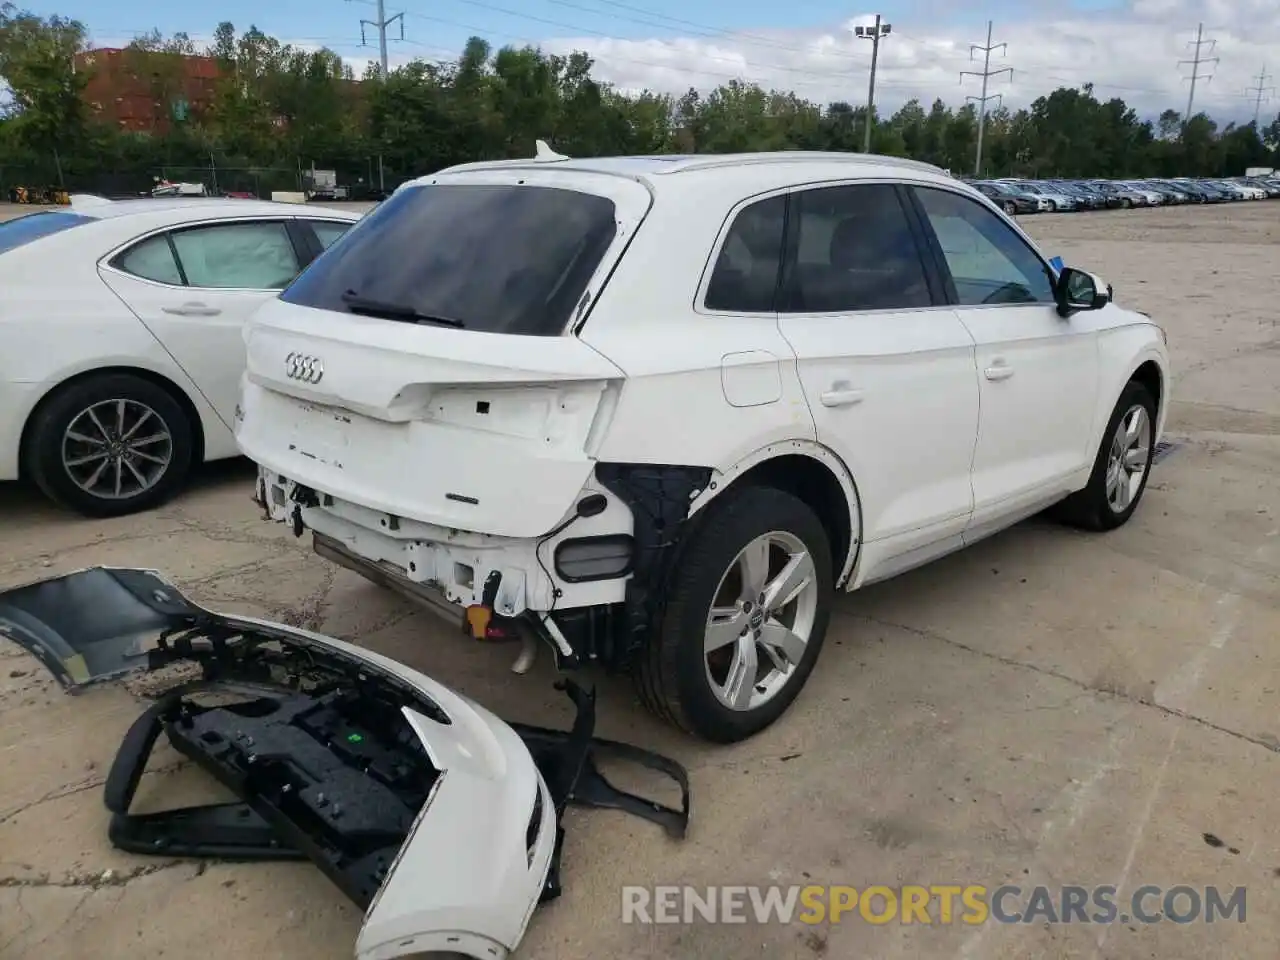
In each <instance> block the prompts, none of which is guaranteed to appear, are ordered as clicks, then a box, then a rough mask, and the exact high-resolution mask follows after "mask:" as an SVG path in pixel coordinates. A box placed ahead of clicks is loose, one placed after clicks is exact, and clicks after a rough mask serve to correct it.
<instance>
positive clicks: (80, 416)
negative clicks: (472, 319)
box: [0, 197, 360, 516]
mask: <svg viewBox="0 0 1280 960" xmlns="http://www.w3.org/2000/svg"><path fill="white" fill-rule="evenodd" d="M359 218H360V215H359V214H358V213H354V212H352V211H347V210H338V209H328V208H326V209H324V210H323V211H319V210H316V209H314V208H300V207H298V206H297V205H294V204H284V203H264V202H258V201H252V200H233V199H205V198H200V199H183V198H175V199H162V200H156V199H146V200H125V201H110V200H103V199H100V198H96V197H77V198H75V199H74V200H73V203H72V206H71V207H70V209H67V208H61V209H58V210H51V211H44V212H40V213H34V214H30V215H28V216H24V217H19V218H18V219H16V220H10V221H7V222H4V223H0V290H3V291H4V296H3V298H2V299H0V480H17V479H29V480H31V481H34V482H35V483H36V484H37V485H38V486H39V487H40V489H41V490H43V491H44V493H45V494H46V495H48V496H49V497H50V498H52V499H53V500H55V501H57V502H59V503H61V504H63V505H64V506H66V507H69V508H71V509H74V510H77V511H79V512H81V513H83V514H86V515H91V516H116V515H121V514H126V513H132V512H134V511H136V510H140V509H143V508H145V507H149V506H154V505H155V504H157V503H159V502H161V501H163V500H164V499H165V498H167V497H168V496H170V495H171V494H173V493H174V492H175V491H176V490H178V489H179V488H180V486H181V485H182V483H183V480H184V479H185V477H186V475H187V473H188V470H189V469H190V467H191V466H192V464H195V463H199V462H201V461H204V460H216V459H219V458H222V457H232V456H236V455H237V454H238V451H237V449H236V444H235V439H234V437H233V435H232V424H233V423H234V420H235V409H236V403H237V402H238V399H239V383H240V375H241V373H242V372H243V371H244V366H245V348H244V340H243V338H242V335H241V328H242V325H243V323H244V322H245V320H246V319H247V318H248V317H249V315H250V314H251V313H252V312H253V311H254V310H255V309H256V308H257V307H258V306H259V305H260V304H262V303H263V302H264V301H266V300H269V299H270V298H272V297H274V296H275V295H276V294H277V293H278V292H279V291H280V290H281V289H283V288H284V287H285V286H286V285H287V284H288V283H289V282H290V281H291V280H292V279H293V278H294V277H295V276H296V275H297V274H298V272H299V271H300V270H301V269H302V268H303V267H305V266H306V265H307V264H309V263H310V262H311V261H312V260H314V259H315V258H316V257H317V256H318V255H319V254H320V253H321V251H323V250H324V249H325V248H326V247H327V246H329V244H331V243H332V242H333V241H334V240H336V239H337V238H338V237H339V236H341V235H342V234H343V233H344V232H346V230H347V229H348V227H350V226H351V224H352V223H354V222H355V221H356V220H358V219H359Z"/></svg>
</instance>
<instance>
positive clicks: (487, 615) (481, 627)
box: [467, 603, 493, 640]
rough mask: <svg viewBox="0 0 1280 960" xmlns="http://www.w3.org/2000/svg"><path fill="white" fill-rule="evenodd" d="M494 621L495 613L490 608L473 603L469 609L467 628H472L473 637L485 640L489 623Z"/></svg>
mask: <svg viewBox="0 0 1280 960" xmlns="http://www.w3.org/2000/svg"><path fill="white" fill-rule="evenodd" d="M492 619H493V611H492V610H490V609H489V608H488V607H485V606H481V605H480V604H478V603H473V604H472V605H471V606H469V607H467V626H469V627H470V628H471V636H472V637H474V638H475V639H477V640H483V639H484V638H485V636H486V635H487V633H488V628H489V621H490V620H492Z"/></svg>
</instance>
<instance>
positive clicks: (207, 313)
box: [160, 303, 222, 317]
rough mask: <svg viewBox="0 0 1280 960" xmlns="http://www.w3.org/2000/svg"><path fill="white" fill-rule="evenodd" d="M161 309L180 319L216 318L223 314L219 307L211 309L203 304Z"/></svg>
mask: <svg viewBox="0 0 1280 960" xmlns="http://www.w3.org/2000/svg"><path fill="white" fill-rule="evenodd" d="M160 309H161V310H163V311H164V312H165V313H172V314H174V315H175V316H179V317H216V316H217V315H218V314H220V313H221V312H222V311H221V310H219V309H218V308H217V307H210V306H207V305H206V304H203V303H184V304H183V305H182V306H180V307H161V308H160Z"/></svg>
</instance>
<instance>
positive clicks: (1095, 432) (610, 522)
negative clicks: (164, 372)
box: [236, 149, 1168, 741]
mask: <svg viewBox="0 0 1280 960" xmlns="http://www.w3.org/2000/svg"><path fill="white" fill-rule="evenodd" d="M246 337H247V341H248V369H247V373H246V379H245V383H244V391H243V400H242V404H241V409H240V411H239V416H238V420H237V425H236V433H237V439H238V442H239V444H240V447H241V449H242V450H243V452H244V453H245V454H247V455H248V456H249V457H250V458H251V459H253V460H254V461H256V462H257V463H258V464H259V465H260V468H261V472H260V480H259V485H258V499H259V501H260V502H261V503H262V505H263V507H264V508H265V509H266V510H267V511H268V513H269V515H270V517H271V518H272V519H274V520H277V521H282V522H288V523H290V524H292V526H293V529H294V531H295V532H296V533H297V534H298V535H299V536H301V535H302V534H303V533H304V532H306V531H311V533H312V535H313V538H314V545H315V549H316V551H317V552H318V553H320V554H321V555H323V556H325V557H328V558H329V559H331V560H334V561H336V562H338V563H341V564H344V565H346V566H348V567H351V568H353V569H355V570H357V571H359V572H360V573H362V574H363V575H365V576H367V577H369V578H371V579H373V580H375V581H380V582H382V583H384V584H386V585H389V586H391V587H393V588H395V589H397V590H400V591H401V592H403V593H406V594H408V595H410V596H413V597H415V598H417V599H419V600H423V601H425V602H427V603H429V604H431V605H433V606H435V607H436V608H437V609H442V610H443V611H444V612H446V613H448V614H449V615H450V616H451V617H453V618H454V619H455V622H458V623H460V624H463V625H464V629H465V630H466V631H467V632H469V633H470V634H471V635H472V636H474V637H477V638H485V637H503V636H510V635H520V636H522V638H523V639H524V641H525V646H524V648H523V649H522V651H521V654H520V656H519V658H518V659H517V661H516V665H515V668H516V669H517V671H522V670H524V669H526V668H527V666H528V664H529V662H530V656H531V655H532V652H533V651H534V650H536V649H537V648H538V646H539V645H540V643H541V642H545V643H547V644H549V645H550V646H551V647H552V648H553V649H554V651H555V653H556V656H557V658H558V660H559V663H560V665H561V666H574V665H577V664H581V663H585V662H594V663H598V664H600V665H603V666H605V667H607V668H610V669H614V670H625V671H629V672H631V673H632V674H633V675H634V676H635V678H636V680H637V682H638V688H639V692H640V695H641V699H642V700H643V701H644V702H645V704H646V705H647V706H648V707H649V708H650V709H651V710H653V711H654V712H655V713H657V714H658V715H659V716H661V717H664V718H666V719H668V720H670V721H672V722H674V723H675V724H677V725H678V726H680V727H681V728H683V729H685V730H686V731H689V732H692V733H694V734H696V735H699V736H701V737H703V738H706V739H710V740H714V741H734V740H740V739H742V738H744V737H748V736H750V735H752V734H753V733H755V732H757V731H759V730H761V729H763V728H764V727H766V726H767V725H769V724H770V723H772V722H773V721H774V720H776V719H777V718H778V717H779V716H781V714H782V713H783V712H784V711H785V710H786V709H787V708H788V706H789V705H790V704H791V703H792V702H793V701H794V699H795V697H796V696H797V694H798V693H799V691H800V689H801V687H802V686H803V685H804V683H805V680H806V678H807V677H808V675H809V674H810V672H811V671H812V669H813V665H814V663H815V660H816V659H817V657H818V655H819V651H820V649H821V647H822V644H823V639H824V636H825V633H826V628H827V623H828V619H829V617H830V614H831V608H832V603H833V595H834V591H835V590H836V589H837V588H843V589H846V590H852V589H855V588H857V587H860V586H862V585H864V584H867V583H872V582H875V581H877V580H883V579H887V578H889V577H892V576H895V575H896V574H898V573H902V572H904V571H906V570H909V569H912V568H914V567H917V566H920V565H922V564H924V563H927V562H929V561H930V560H932V559H934V558H937V557H940V556H944V555H946V554H947V553H950V552H952V551H954V550H957V549H960V548H962V547H964V546H966V545H968V544H970V543H973V542H975V541H977V540H980V539H982V538H983V537H986V536H990V535H991V534H992V533H995V532H996V531H998V530H1001V529H1004V528H1005V527H1007V526H1010V525H1012V524H1014V523H1016V522H1018V521H1019V520H1022V519H1024V518H1025V517H1028V516H1030V515H1032V514H1034V513H1037V512H1039V511H1041V510H1044V509H1046V508H1048V507H1050V506H1053V505H1059V506H1060V508H1061V513H1062V515H1063V516H1064V518H1066V519H1070V520H1071V522H1074V523H1078V524H1080V525H1082V526H1089V527H1092V528H1094V529H1099V530H1106V529H1113V528H1114V527H1117V526H1119V525H1121V524H1123V523H1125V522H1126V521H1127V520H1128V518H1129V517H1130V516H1131V515H1132V513H1133V511H1134V509H1135V508H1136V506H1137V503H1138V500H1139V499H1140V498H1141V496H1142V491H1143V489H1144V488H1145V484H1146V478H1147V475H1148V471H1149V468H1150V465H1151V451H1152V449H1153V447H1152V444H1153V443H1154V442H1155V439H1156V438H1157V437H1158V436H1159V432H1160V428H1161V426H1162V423H1163V417H1164V411H1165V410H1166V409H1167V390H1166V388H1165V384H1166V383H1167V382H1168V378H1167V374H1166V371H1167V365H1168V352H1167V348H1166V345H1165V342H1164V335H1163V333H1162V331H1160V329H1159V328H1158V327H1157V326H1155V324H1153V323H1152V322H1151V321H1150V318H1148V317H1145V316H1143V315H1141V314H1139V313H1136V312H1134V311H1129V310H1125V309H1124V308H1123V307H1120V306H1119V305H1117V304H1116V303H1115V302H1114V298H1113V297H1112V295H1111V291H1110V288H1109V287H1107V286H1106V284H1105V282H1104V281H1102V280H1101V279H1100V278H1098V277H1096V276H1094V275H1092V274H1088V273H1085V272H1083V271H1081V270H1077V269H1074V268H1070V267H1065V266H1063V267H1062V268H1061V269H1058V268H1056V267H1054V266H1053V265H1051V263H1050V261H1049V260H1048V258H1046V257H1045V256H1044V254H1043V253H1042V252H1041V251H1040V250H1039V249H1038V248H1037V247H1036V246H1035V244H1034V242H1033V241H1032V240H1031V239H1030V238H1029V237H1027V236H1026V234H1025V233H1023V232H1022V231H1021V229H1020V228H1019V227H1018V226H1017V224H1016V223H1014V222H1013V221H1011V220H1010V219H1009V218H1008V217H1007V216H1006V215H1005V214H1003V213H1002V212H1001V211H1000V210H999V208H997V207H996V206H994V205H993V204H992V203H991V202H990V201H989V200H987V199H986V198H985V197H983V196H982V195H981V194H980V193H978V192H977V191H976V190H974V189H973V188H971V187H969V186H967V185H965V184H963V183H960V182H958V181H956V180H955V179H953V178H951V177H950V176H948V175H947V174H946V173H945V172H943V171H941V170H939V169H938V168H936V167H932V166H930V165H928V164H921V163H917V162H914V161H909V160H902V159H896V158H887V157H878V156H874V155H850V154H820V153H802V152H797V153H774V154H746V155H737V156H697V157H673V156H666V157H614V158H595V159H589V160H571V159H569V158H566V157H561V156H559V155H556V154H552V153H549V152H548V151H547V150H545V149H540V150H539V156H538V157H536V158H534V159H531V160H510V161H500V162H494V163H479V164H469V165H464V166H461V167H454V168H450V169H448V170H445V171H442V172H441V173H438V174H433V175H431V176H428V177H424V178H422V179H420V180H417V181H413V182H411V183H408V184H405V185H404V186H403V187H401V188H400V189H399V190H397V191H396V193H395V194H394V195H393V196H392V197H391V198H390V199H388V200H387V201H386V202H385V203H384V204H383V205H382V206H381V207H380V208H379V209H377V210H376V211H375V212H373V213H372V214H371V215H370V216H368V217H366V218H365V219H364V220H363V221H362V222H361V223H359V224H358V225H357V226H356V227H354V228H353V229H352V230H351V231H350V232H349V233H348V234H346V235H345V236H344V237H343V238H342V239H341V240H340V241H338V242H337V243H336V244H334V245H333V246H332V247H331V248H330V249H329V250H328V251H327V252H326V253H325V254H324V255H323V256H321V257H320V258H319V259H317V260H316V261H315V262H314V263H313V264H312V266H310V267H309V268H308V269H307V270H306V271H305V272H304V273H303V274H302V275H301V276H300V277H299V278H298V279H297V280H296V281H295V282H294V284H293V285H292V286H291V287H289V289H287V290H286V291H285V292H284V293H283V294H282V295H281V297H280V298H279V299H278V300H276V301H275V302H272V303H270V304H268V305H266V306H265V307H264V308H262V309H261V311H260V312H259V313H258V314H256V316H255V318H254V320H253V321H252V322H251V324H250V326H249V328H248V331H247V334H246ZM1018 368H1021V371H1022V372H1018ZM1015 373H1017V376H1014V374H1015ZM855 478H856V484H855Z"/></svg>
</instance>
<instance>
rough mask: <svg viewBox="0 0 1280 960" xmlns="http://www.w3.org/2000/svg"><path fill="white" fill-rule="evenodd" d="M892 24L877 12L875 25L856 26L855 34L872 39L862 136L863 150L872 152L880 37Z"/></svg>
mask: <svg viewBox="0 0 1280 960" xmlns="http://www.w3.org/2000/svg"><path fill="white" fill-rule="evenodd" d="M891 29H892V26H891V25H890V24H888V23H885V24H882V23H881V22H880V14H878V13H877V14H876V22H875V26H872V27H854V28H853V35H854V36H855V37H859V38H860V39H862V40H870V41H871V81H870V83H869V84H868V86H867V122H866V124H865V127H864V130H863V136H862V152H863V153H870V152H871V123H872V120H873V118H874V117H875V111H876V61H877V60H878V59H879V57H880V39H881V38H882V37H887V36H888V35H889V31H890V30H891Z"/></svg>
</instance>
